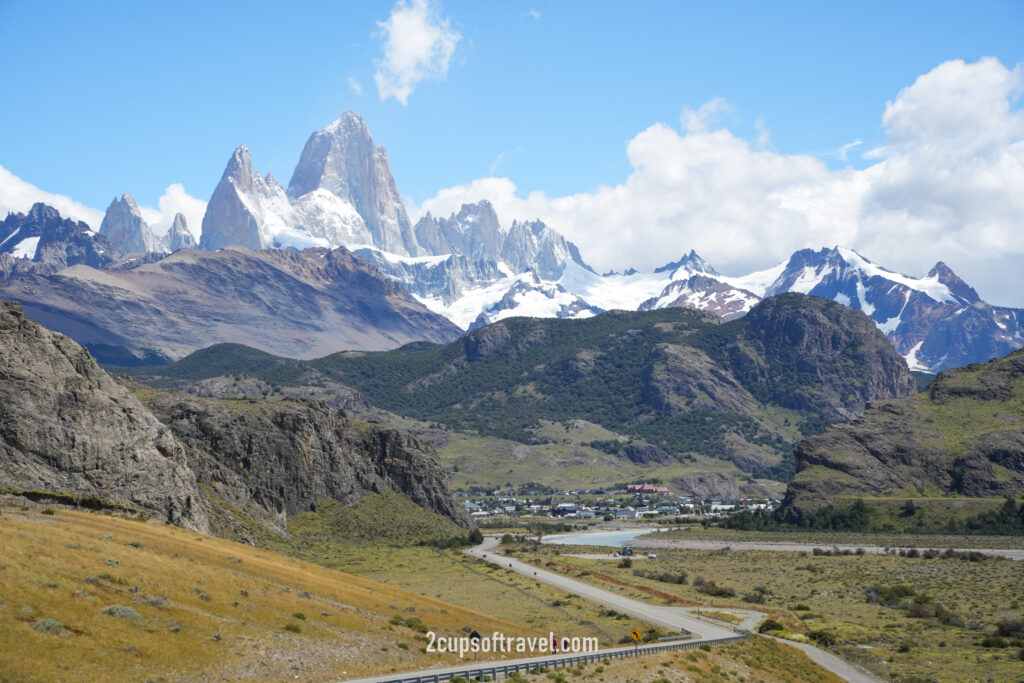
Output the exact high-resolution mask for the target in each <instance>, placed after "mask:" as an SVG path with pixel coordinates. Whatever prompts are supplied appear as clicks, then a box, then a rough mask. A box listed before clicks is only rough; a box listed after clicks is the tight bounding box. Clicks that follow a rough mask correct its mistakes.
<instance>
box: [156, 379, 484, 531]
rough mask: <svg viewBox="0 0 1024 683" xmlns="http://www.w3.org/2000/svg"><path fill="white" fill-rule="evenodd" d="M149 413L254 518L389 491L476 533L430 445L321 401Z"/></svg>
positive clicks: (206, 478)
mask: <svg viewBox="0 0 1024 683" xmlns="http://www.w3.org/2000/svg"><path fill="white" fill-rule="evenodd" d="M149 406H150V407H151V408H152V409H153V410H154V411H155V413H156V415H157V416H158V417H159V418H160V419H161V420H162V421H163V422H164V423H165V424H167V425H168V426H169V427H170V429H171V430H172V431H173V433H174V435H175V436H176V437H177V438H178V439H179V440H180V441H181V442H182V443H184V444H185V446H186V448H187V451H188V453H189V462H190V464H191V466H192V468H193V469H194V470H195V472H196V474H197V475H198V476H199V478H200V479H201V480H202V481H203V482H205V483H209V484H210V485H211V486H212V487H213V489H214V490H215V491H216V493H217V495H218V496H220V497H221V498H222V499H223V500H225V501H227V502H228V503H229V504H230V505H232V506H234V507H236V508H239V509H241V510H245V511H246V512H248V513H249V514H252V515H254V516H256V517H257V518H264V519H265V518H273V517H275V516H278V515H282V513H283V514H284V515H288V514H295V513H297V512H303V511H307V510H315V509H316V504H317V501H318V500H320V499H321V498H325V497H326V498H333V499H335V500H337V501H339V502H341V503H343V504H344V505H356V504H358V503H359V501H360V498H361V496H362V494H363V492H364V491H373V492H375V493H382V492H384V491H385V490H393V491H396V492H399V493H401V494H403V495H404V496H406V497H407V498H409V499H410V500H411V501H413V502H414V503H416V504H417V505H419V506H421V507H423V508H425V509H427V510H430V511H433V512H437V513H439V514H442V515H445V516H447V517H450V518H452V519H453V520H455V521H456V522H457V523H459V524H460V525H462V526H463V527H466V528H468V527H470V526H471V521H470V519H469V517H468V516H467V515H466V512H465V510H464V509H463V508H462V506H461V505H459V504H458V502H457V501H456V500H455V498H454V497H453V496H452V494H451V491H450V488H449V484H448V480H447V478H446V476H445V474H444V470H443V469H442V468H441V465H440V461H439V460H438V458H437V455H436V454H435V453H433V452H432V451H431V450H428V447H427V446H425V445H424V444H422V443H420V442H419V441H417V440H416V439H414V438H413V437H411V436H409V435H407V434H403V433H401V432H397V431H394V430H389V429H384V428H381V427H378V426H376V425H367V424H366V423H363V422H355V421H352V420H349V419H348V418H346V417H345V415H344V414H343V413H341V412H340V411H335V410H331V409H329V408H327V406H326V405H324V404H323V403H321V402H319V401H294V402H293V401H274V402H262V401H250V402H245V403H243V404H242V406H241V407H240V408H239V407H238V406H233V405H229V404H228V403H225V402H223V401H217V400H211V399H200V398H192V397H187V398H186V397H182V396H180V395H177V394H158V395H157V396H155V397H154V398H152V399H150V400H149Z"/></svg>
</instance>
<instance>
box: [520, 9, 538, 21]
mask: <svg viewBox="0 0 1024 683" xmlns="http://www.w3.org/2000/svg"><path fill="white" fill-rule="evenodd" d="M523 16H524V17H530V18H531V19H533V20H534V21H540V12H538V11H537V10H535V9H531V10H527V11H525V12H523Z"/></svg>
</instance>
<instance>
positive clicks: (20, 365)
mask: <svg viewBox="0 0 1024 683" xmlns="http://www.w3.org/2000/svg"><path fill="white" fill-rule="evenodd" d="M0 480H2V482H3V483H4V484H6V485H11V486H17V487H21V488H26V489H42V490H50V491H68V492H74V493H84V494H91V495H95V496H99V497H101V498H107V499H113V500H116V501H118V502H121V503H126V504H128V505H131V506H134V507H136V508H138V509H140V510H144V511H146V512H148V513H150V514H152V515H154V516H156V517H159V518H161V519H167V520H168V521H170V522H172V523H176V524H182V525H184V526H187V527H189V528H193V529H197V530H200V531H203V530H206V529H207V528H208V520H207V516H206V512H205V507H204V505H203V503H202V499H201V497H200V494H199V489H198V487H197V486H196V481H195V476H194V474H193V472H192V470H191V469H190V468H189V466H188V462H187V460H186V457H185V449H184V448H183V447H182V445H181V443H180V442H178V441H177V440H176V439H175V438H174V436H173V434H171V432H170V431H169V430H168V429H167V428H166V427H165V426H164V425H162V424H161V423H160V422H159V421H158V420H157V419H156V418H155V417H153V415H152V414H151V413H150V412H149V411H148V410H147V409H146V408H145V407H143V406H142V405H141V404H140V403H139V402H138V401H137V400H136V399H135V397H134V396H133V395H132V394H131V393H130V392H128V391H127V390H126V389H124V388H123V387H122V386H120V385H119V384H117V383H116V382H114V381H113V380H112V379H111V378H110V377H109V376H108V375H107V374H106V373H105V372H103V370H101V369H100V368H99V366H97V365H96V362H95V361H94V360H93V359H92V357H91V356H90V355H89V352H88V351H86V350H85V349H83V348H81V347H80V346H78V345H77V344H75V343H74V342H73V341H71V340H70V339H68V338H67V337H65V336H63V335H60V334H57V333H55V332H50V331H49V330H46V329H44V328H42V327H40V326H39V325H37V324H36V323H34V322H32V321H31V320H29V319H28V318H27V317H25V314H24V312H23V311H22V308H21V306H20V305H18V304H15V303H11V302H0Z"/></svg>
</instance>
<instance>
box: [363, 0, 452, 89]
mask: <svg viewBox="0 0 1024 683" xmlns="http://www.w3.org/2000/svg"><path fill="white" fill-rule="evenodd" d="M377 25H378V27H379V28H380V33H381V35H382V37H383V38H384V43H383V45H382V46H381V47H382V50H383V52H384V56H383V58H382V59H379V60H376V62H375V64H376V66H377V72H376V73H375V74H374V76H373V80H374V81H375V82H376V83H377V90H378V91H379V92H380V99H381V100H382V101H383V100H386V99H387V98H389V97H394V98H395V99H396V100H398V101H399V102H401V103H402V105H403V106H405V105H407V104H408V103H409V95H410V94H412V91H413V90H414V89H415V88H416V86H417V85H419V83H420V82H421V81H423V80H426V79H428V78H433V79H442V80H443V79H444V78H445V77H446V76H447V75H448V64H449V62H450V61H451V58H452V55H453V54H454V52H455V46H456V45H457V44H458V42H459V40H460V39H461V38H462V36H461V34H459V32H458V31H455V30H453V29H452V28H451V24H450V22H449V21H448V19H446V18H444V17H442V16H441V15H440V12H439V11H438V8H437V6H436V5H435V4H434V3H432V2H430V0H400V2H398V3H397V4H396V5H395V6H394V8H393V9H392V10H391V16H389V17H388V18H387V21H383V22H378V23H377Z"/></svg>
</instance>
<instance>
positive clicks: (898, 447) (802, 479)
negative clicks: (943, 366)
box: [786, 351, 1024, 518]
mask: <svg viewBox="0 0 1024 683" xmlns="http://www.w3.org/2000/svg"><path fill="white" fill-rule="evenodd" d="M1021 397H1024V351H1015V352H1013V353H1011V354H1010V355H1009V356H1006V357H1004V358H1000V359H997V360H994V361H991V362H988V363H978V364H974V365H969V366H967V367H965V368H958V369H954V370H946V371H944V372H942V373H940V374H939V375H938V377H936V379H935V380H934V381H933V382H932V384H931V385H930V386H929V388H928V390H927V391H926V392H925V393H922V394H919V395H917V396H913V397H910V398H905V399H901V400H889V401H880V402H877V403H873V404H871V405H869V406H868V408H867V410H866V411H865V413H864V416H863V418H861V419H859V420H856V421H855V422H853V423H852V424H848V425H841V426H833V427H830V428H829V429H828V430H827V431H826V432H825V433H824V434H820V435H818V436H815V437H812V438H809V439H806V440H805V441H803V442H801V443H800V444H799V445H798V446H797V449H796V463H797V469H798V471H797V475H796V477H795V478H794V479H793V481H792V482H791V483H790V485H789V489H788V491H787V495H786V509H787V511H788V514H789V516H790V517H791V518H799V516H800V515H801V514H802V512H803V511H804V510H810V509H814V508H817V507H820V506H822V505H824V504H826V503H828V502H831V501H834V500H835V499H837V498H840V497H851V496H857V495H907V496H913V497H917V496H922V495H924V496H930V495H936V496H941V495H964V496H1003V495H1012V496H1017V495H1020V494H1022V493H1024V408H1022V407H1021Z"/></svg>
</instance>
